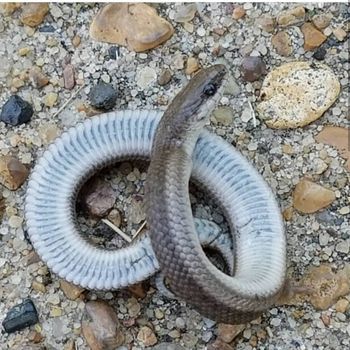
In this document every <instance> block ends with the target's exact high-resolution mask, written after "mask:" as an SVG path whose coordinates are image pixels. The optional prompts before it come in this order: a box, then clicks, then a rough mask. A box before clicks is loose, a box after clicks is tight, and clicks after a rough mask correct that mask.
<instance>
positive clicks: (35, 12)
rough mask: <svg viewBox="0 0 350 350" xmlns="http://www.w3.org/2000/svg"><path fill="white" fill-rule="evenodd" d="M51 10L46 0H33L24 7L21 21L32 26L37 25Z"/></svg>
mask: <svg viewBox="0 0 350 350" xmlns="http://www.w3.org/2000/svg"><path fill="white" fill-rule="evenodd" d="M48 12H49V5H48V4H47V3H46V2H35V3H34V2H32V3H28V4H24V5H23V7H22V14H21V22H22V23H23V24H25V25H27V26H30V27H36V26H38V25H39V24H40V23H42V21H43V20H44V18H45V16H46V14H47V13H48Z"/></svg>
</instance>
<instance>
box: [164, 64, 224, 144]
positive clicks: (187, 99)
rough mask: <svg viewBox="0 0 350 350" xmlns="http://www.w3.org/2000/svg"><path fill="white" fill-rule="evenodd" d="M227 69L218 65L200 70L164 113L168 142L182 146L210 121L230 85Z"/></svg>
mask: <svg viewBox="0 0 350 350" xmlns="http://www.w3.org/2000/svg"><path fill="white" fill-rule="evenodd" d="M227 73H228V71H227V68H226V67H225V66H224V65H223V64H217V65H214V66H211V67H209V68H205V69H201V70H200V71H199V72H198V73H197V74H196V75H195V76H194V77H193V78H192V79H191V80H190V81H189V83H188V84H187V85H186V86H185V87H184V88H183V89H182V90H181V91H180V92H179V93H178V94H177V95H176V97H175V98H174V100H173V101H172V102H171V104H170V105H169V107H168V109H167V110H166V112H165V113H164V116H163V118H162V121H161V123H160V127H161V128H162V129H163V131H162V133H163V135H165V133H164V129H165V130H166V134H167V138H168V140H169V139H170V140H169V141H171V140H173V141H175V143H176V144H178V145H181V144H182V140H183V139H184V138H186V139H188V136H189V133H190V134H191V133H195V132H198V131H199V130H200V129H202V128H203V127H204V125H205V124H206V123H207V122H208V121H209V118H210V115H211V112H212V111H213V109H214V108H215V105H216V104H217V102H218V101H219V99H220V98H221V96H222V93H223V89H224V87H225V85H226V82H227V78H226V77H227Z"/></svg>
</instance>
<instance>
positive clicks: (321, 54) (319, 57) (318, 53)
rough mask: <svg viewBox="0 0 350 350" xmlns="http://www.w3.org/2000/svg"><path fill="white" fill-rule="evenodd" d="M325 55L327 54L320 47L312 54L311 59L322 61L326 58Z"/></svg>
mask: <svg viewBox="0 0 350 350" xmlns="http://www.w3.org/2000/svg"><path fill="white" fill-rule="evenodd" d="M326 54H327V50H326V49H325V48H324V47H322V46H321V47H319V48H318V49H317V50H316V51H315V52H314V54H313V55H312V57H314V58H315V59H316V60H318V61H323V60H324V59H325V57H326Z"/></svg>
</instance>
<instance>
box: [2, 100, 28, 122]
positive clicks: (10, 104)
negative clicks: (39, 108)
mask: <svg viewBox="0 0 350 350" xmlns="http://www.w3.org/2000/svg"><path fill="white" fill-rule="evenodd" d="M33 113H34V111H33V107H32V106H31V105H30V104H29V103H28V102H27V101H24V100H23V99H22V98H21V97H20V96H18V95H12V96H11V97H10V98H9V99H8V100H7V102H6V103H5V104H4V106H3V107H2V110H1V114H0V121H2V122H4V123H6V124H10V125H13V126H16V125H20V124H23V123H26V122H29V121H30V118H31V117H32V115H33Z"/></svg>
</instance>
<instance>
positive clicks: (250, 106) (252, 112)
mask: <svg viewBox="0 0 350 350" xmlns="http://www.w3.org/2000/svg"><path fill="white" fill-rule="evenodd" d="M248 106H249V108H250V112H251V114H252V117H253V125H254V128H256V117H255V112H254V109H253V106H252V104H251V102H250V101H249V100H248Z"/></svg>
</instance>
